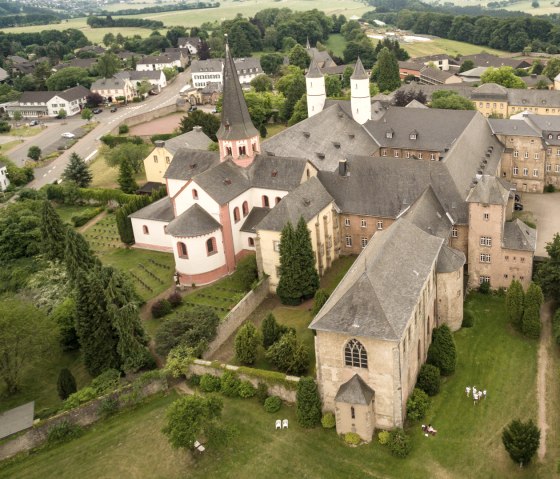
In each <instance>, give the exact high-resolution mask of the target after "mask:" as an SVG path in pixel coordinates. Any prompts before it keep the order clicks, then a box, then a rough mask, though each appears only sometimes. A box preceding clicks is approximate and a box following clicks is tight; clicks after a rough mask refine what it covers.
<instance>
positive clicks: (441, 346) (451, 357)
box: [427, 324, 457, 376]
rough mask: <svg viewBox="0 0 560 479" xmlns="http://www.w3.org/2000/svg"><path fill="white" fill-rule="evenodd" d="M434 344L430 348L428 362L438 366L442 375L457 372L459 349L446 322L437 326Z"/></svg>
mask: <svg viewBox="0 0 560 479" xmlns="http://www.w3.org/2000/svg"><path fill="white" fill-rule="evenodd" d="M432 334H433V339H432V344H430V347H429V348H428V360H427V362H428V364H433V365H434V366H437V367H438V368H439V370H440V371H441V374H442V376H449V375H451V374H453V373H454V372H455V366H456V365H457V349H456V348H455V341H454V340H453V334H452V333H451V330H450V329H449V326H447V325H446V324H443V325H441V326H440V327H439V328H435V329H434V331H433V333H432Z"/></svg>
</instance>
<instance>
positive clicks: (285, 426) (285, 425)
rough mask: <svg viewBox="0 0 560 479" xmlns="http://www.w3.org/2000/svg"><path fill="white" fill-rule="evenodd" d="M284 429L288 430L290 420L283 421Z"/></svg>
mask: <svg viewBox="0 0 560 479" xmlns="http://www.w3.org/2000/svg"><path fill="white" fill-rule="evenodd" d="M282 429H288V420H287V419H284V420H283V421H282Z"/></svg>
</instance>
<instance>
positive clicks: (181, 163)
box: [163, 143, 220, 181]
mask: <svg viewBox="0 0 560 479" xmlns="http://www.w3.org/2000/svg"><path fill="white" fill-rule="evenodd" d="M166 146H167V143H166ZM219 162H220V154H219V153H218V152H217V151H203V150H192V149H189V148H179V149H178V150H177V151H176V152H175V154H174V155H173V159H172V160H171V164H170V165H169V166H168V167H167V170H166V172H165V174H164V175H163V177H164V178H167V179H169V180H184V181H188V180H190V179H191V178H193V177H194V176H195V175H198V174H200V173H202V172H204V171H206V170H207V169H208V168H210V167H211V166H213V165H217V164H218V163H219Z"/></svg>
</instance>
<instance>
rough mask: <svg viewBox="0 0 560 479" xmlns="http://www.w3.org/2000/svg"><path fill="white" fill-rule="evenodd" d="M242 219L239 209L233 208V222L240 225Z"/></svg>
mask: <svg viewBox="0 0 560 479" xmlns="http://www.w3.org/2000/svg"><path fill="white" fill-rule="evenodd" d="M240 219H241V216H240V214H239V208H238V207H237V206H236V207H235V208H233V221H234V222H235V223H239V220H240Z"/></svg>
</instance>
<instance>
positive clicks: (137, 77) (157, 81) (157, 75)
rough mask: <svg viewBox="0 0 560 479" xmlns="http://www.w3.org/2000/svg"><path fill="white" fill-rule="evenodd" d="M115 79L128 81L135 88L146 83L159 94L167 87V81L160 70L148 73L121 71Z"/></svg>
mask: <svg viewBox="0 0 560 479" xmlns="http://www.w3.org/2000/svg"><path fill="white" fill-rule="evenodd" d="M115 77H116V78H121V79H123V80H124V79H127V80H130V82H131V83H132V85H133V86H134V87H135V88H136V87H137V86H138V85H139V84H140V83H142V82H143V81H147V82H148V83H150V85H152V87H153V88H152V90H153V91H158V92H160V91H161V90H163V89H164V88H165V87H166V86H167V80H166V78H165V74H164V73H163V71H162V70H149V71H128V70H126V71H122V72H119V73H116V74H115Z"/></svg>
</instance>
